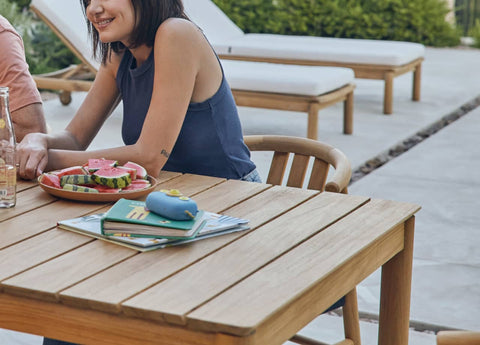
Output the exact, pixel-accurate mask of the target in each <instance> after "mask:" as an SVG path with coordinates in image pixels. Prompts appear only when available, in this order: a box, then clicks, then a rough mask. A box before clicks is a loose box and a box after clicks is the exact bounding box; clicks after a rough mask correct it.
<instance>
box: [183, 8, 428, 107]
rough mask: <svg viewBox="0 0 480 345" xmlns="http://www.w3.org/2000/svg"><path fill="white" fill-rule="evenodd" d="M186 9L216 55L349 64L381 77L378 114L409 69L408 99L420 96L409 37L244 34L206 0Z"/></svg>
mask: <svg viewBox="0 0 480 345" xmlns="http://www.w3.org/2000/svg"><path fill="white" fill-rule="evenodd" d="M183 3H184V5H185V8H186V11H187V14H188V15H189V17H190V18H191V19H192V20H193V21H194V22H196V23H197V24H198V25H199V26H200V27H201V28H202V30H203V31H204V32H205V34H206V36H207V37H208V39H209V40H210V41H211V43H212V45H213V47H214V48H215V50H216V52H217V53H218V54H219V55H220V57H221V58H222V59H234V60H249V61H266V62H275V63H283V64H295V65H316V66H340V67H348V68H352V69H353V70H354V71H355V76H356V77H357V78H364V79H381V80H384V81H385V91H384V101H383V103H384V106H383V108H384V113H385V114H391V113H392V111H393V79H394V78H395V77H396V76H399V75H401V74H404V73H407V72H410V71H413V94H412V99H413V100H414V101H418V100H420V83H421V66H422V61H423V59H424V54H425V47H424V46H423V45H422V44H418V43H410V42H396V41H381V40H366V39H346V38H329V37H311V36H290V35H274V34H253V33H249V34H245V33H244V32H243V31H242V30H241V29H240V28H239V27H238V26H237V25H235V23H233V22H232V21H231V20H230V19H229V18H228V17H227V16H226V15H225V14H224V13H223V12H222V11H221V10H220V9H219V8H218V7H217V6H216V5H215V4H214V3H213V2H212V1H211V0H183Z"/></svg>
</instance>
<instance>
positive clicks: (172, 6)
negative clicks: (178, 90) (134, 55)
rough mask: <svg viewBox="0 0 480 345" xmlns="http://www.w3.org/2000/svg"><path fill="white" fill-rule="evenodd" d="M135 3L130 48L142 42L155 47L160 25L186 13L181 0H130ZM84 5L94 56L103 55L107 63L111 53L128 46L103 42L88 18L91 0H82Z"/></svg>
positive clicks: (103, 59)
mask: <svg viewBox="0 0 480 345" xmlns="http://www.w3.org/2000/svg"><path fill="white" fill-rule="evenodd" d="M130 1H131V2H132V5H133V9H134V12H135V13H134V15H135V18H137V22H135V29H134V30H133V33H132V44H131V45H130V46H129V47H128V48H136V47H138V46H140V45H142V44H146V45H147V46H149V47H153V43H154V41H155V35H156V33H157V30H158V27H159V26H160V25H161V24H162V23H163V22H164V21H165V20H167V19H168V18H184V19H187V20H188V17H187V15H186V14H185V11H184V8H183V4H182V1H181V0H130ZM80 3H81V4H82V5H83V14H84V15H85V20H86V22H87V26H88V32H89V34H90V36H91V38H92V44H93V56H94V57H95V58H96V57H97V56H99V55H100V56H101V57H102V63H103V64H105V63H106V62H107V59H108V58H109V56H110V54H111V53H112V51H113V52H115V53H119V52H121V51H123V50H124V49H125V48H126V47H125V45H124V44H123V43H122V42H111V43H102V42H101V41H100V38H99V35H98V31H97V30H96V29H95V27H94V26H93V25H92V23H90V21H89V20H88V19H87V14H86V10H87V6H88V4H89V3H90V0H80Z"/></svg>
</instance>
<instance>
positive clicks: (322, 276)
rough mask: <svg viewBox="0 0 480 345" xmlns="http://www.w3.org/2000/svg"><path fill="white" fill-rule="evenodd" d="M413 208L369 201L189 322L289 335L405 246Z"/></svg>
mask: <svg viewBox="0 0 480 345" xmlns="http://www.w3.org/2000/svg"><path fill="white" fill-rule="evenodd" d="M380 210H381V211H382V212H379V211H380ZM411 211H412V208H411V207H410V206H409V205H405V208H404V209H403V210H399V209H398V208H397V207H396V205H392V204H390V205H389V202H387V201H380V202H377V201H372V202H369V203H368V204H366V205H365V206H363V207H362V208H361V209H360V211H358V212H353V213H352V214H351V215H350V216H349V217H347V218H345V219H342V220H339V221H338V222H337V223H335V224H333V225H332V226H330V227H328V228H327V229H326V230H324V231H322V232H320V233H318V234H317V235H316V236H314V237H312V238H311V239H310V240H309V241H307V242H305V243H302V244H301V245H299V246H298V247H296V248H294V249H292V250H291V251H289V252H288V253H286V254H285V255H283V256H280V257H279V258H278V259H276V260H275V261H273V262H271V263H270V264H268V265H267V266H265V267H263V268H261V269H260V270H259V271H257V272H255V273H254V274H253V275H251V276H250V277H248V278H246V279H244V280H243V281H241V282H239V283H237V284H236V285H235V286H233V287H232V288H230V289H229V290H227V291H225V292H223V293H222V294H220V295H218V296H217V297H216V298H215V299H213V300H211V301H209V302H208V303H207V304H206V305H204V306H200V307H199V308H197V309H195V310H194V311H193V312H191V313H190V314H189V315H188V317H187V323H188V325H189V326H190V327H192V328H195V329H197V327H198V329H202V328H203V327H208V328H210V327H211V325H212V324H215V325H217V327H218V328H217V329H215V330H216V331H220V332H226V333H230V334H236V335H246V334H250V333H251V332H252V331H253V330H255V331H256V333H257V336H260V335H261V334H262V332H265V338H264V340H266V339H275V337H278V339H283V338H282V337H286V338H285V340H286V339H288V334H291V332H292V331H293V332H294V331H295V328H296V329H297V330H298V329H301V327H303V326H304V325H306V324H307V323H308V322H309V320H311V318H313V317H315V314H317V315H318V313H320V312H322V311H323V310H325V309H326V308H327V307H328V306H329V305H330V304H332V303H333V302H335V301H336V300H337V299H338V298H340V297H341V296H343V295H345V294H346V293H347V292H348V291H349V290H350V289H351V286H355V285H356V284H357V283H359V282H360V281H361V280H362V279H364V278H365V277H367V276H368V275H369V274H371V273H372V272H373V271H374V270H376V269H377V268H378V267H379V266H380V265H381V264H382V263H383V262H385V260H388V259H389V258H391V257H392V256H393V255H394V254H396V253H398V252H399V251H400V250H402V248H403V222H404V221H405V219H404V217H405V215H406V214H410V212H411ZM352 229H355V231H352ZM385 239H388V241H386V242H385ZM355 256H358V257H357V258H356V259H355V260H352V258H354V257H355ZM285 272H290V273H289V274H287V273H285ZM332 286H335V288H332ZM315 296H322V297H323V298H322V299H318V298H316V297H315ZM299 298H301V299H302V303H299V301H298V299H299ZM232 305H236V306H239V307H238V308H236V310H235V313H231V312H230V311H229V310H228V308H229V306H232ZM314 306H315V307H314ZM299 310H303V313H302V316H299V315H300V313H299V312H298V311H299ZM306 310H308V312H307V311H306ZM309 313H311V314H310V315H309V316H308V317H307V316H306V314H309ZM303 317H305V319H302V318H303ZM266 320H268V323H267V322H266ZM272 320H273V321H272ZM232 325H235V326H233V327H232ZM272 325H276V326H273V329H276V332H275V334H272V332H271V329H272ZM407 329H408V327H407ZM272 337H273V338H272Z"/></svg>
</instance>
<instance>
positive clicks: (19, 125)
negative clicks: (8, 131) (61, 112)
mask: <svg viewBox="0 0 480 345" xmlns="http://www.w3.org/2000/svg"><path fill="white" fill-rule="evenodd" d="M11 115H12V122H13V129H14V131H15V136H16V138H17V142H20V141H22V139H23V138H24V137H25V135H27V134H28V133H46V132H47V126H46V124H45V117H44V116H43V107H42V103H33V104H29V105H27V106H25V107H23V108H20V109H18V110H15V111H12V113H11Z"/></svg>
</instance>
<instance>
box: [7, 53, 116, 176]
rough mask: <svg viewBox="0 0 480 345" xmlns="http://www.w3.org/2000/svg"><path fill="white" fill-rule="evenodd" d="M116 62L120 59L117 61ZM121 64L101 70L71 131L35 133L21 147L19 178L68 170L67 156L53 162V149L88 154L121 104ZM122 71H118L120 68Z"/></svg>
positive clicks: (68, 128) (18, 146) (56, 158)
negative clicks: (118, 75) (117, 79)
mask: <svg viewBox="0 0 480 345" xmlns="http://www.w3.org/2000/svg"><path fill="white" fill-rule="evenodd" d="M115 59H116V60H118V59H119V58H118V57H116V58H115ZM117 64H118V61H115V60H114V61H113V62H112V63H111V64H109V65H108V66H102V67H100V69H99V71H98V73H97V76H96V78H95V81H94V82H93V85H92V88H91V89H90V91H89V93H88V94H87V96H86V98H85V100H84V102H83V103H82V105H81V106H80V108H79V110H78V111H77V113H76V114H75V117H74V118H73V119H72V121H71V122H70V124H69V125H68V126H67V128H66V129H65V130H64V131H62V132H59V133H56V134H42V133H31V134H27V135H26V136H25V138H24V139H23V140H22V141H21V142H20V143H19V144H18V145H17V163H18V164H19V169H18V173H19V176H20V177H22V178H26V179H32V178H35V177H36V176H38V175H39V174H41V173H42V172H43V171H49V170H52V169H57V168H61V167H65V166H67V165H68V164H69V159H67V157H66V155H67V154H68V153H67V152H65V155H59V156H56V157H54V159H53V160H51V159H49V153H48V150H49V149H61V150H74V151H77V150H84V149H85V148H86V147H88V145H89V144H90V142H91V141H92V140H93V138H94V137H95V135H96V134H97V132H98V130H99V129H100V127H101V126H102V124H103V123H104V122H105V120H106V119H107V117H108V116H109V115H110V113H111V111H112V110H113V108H114V107H115V106H116V105H117V104H118V98H119V93H118V90H117V87H116V84H115V73H116V67H115V65H117ZM117 68H118V67H117Z"/></svg>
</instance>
